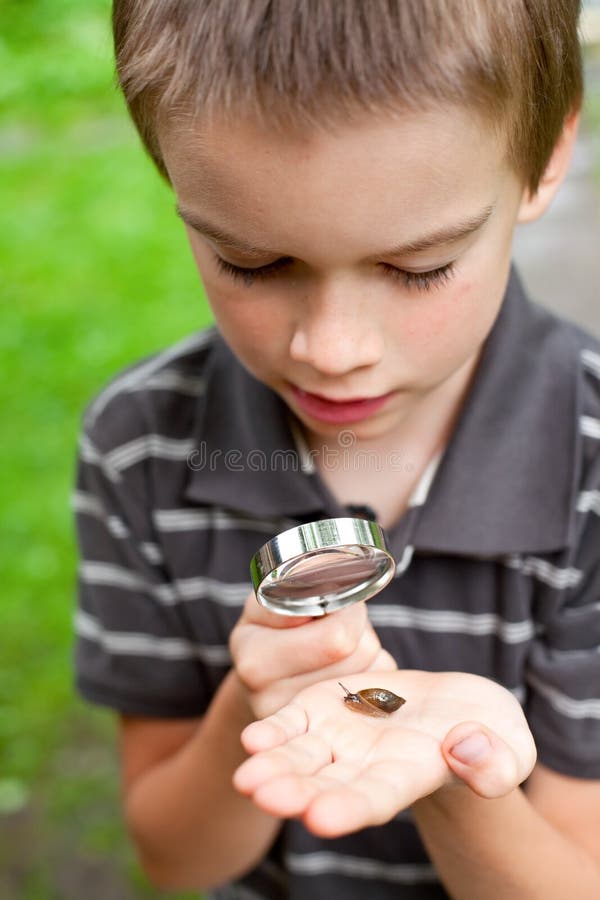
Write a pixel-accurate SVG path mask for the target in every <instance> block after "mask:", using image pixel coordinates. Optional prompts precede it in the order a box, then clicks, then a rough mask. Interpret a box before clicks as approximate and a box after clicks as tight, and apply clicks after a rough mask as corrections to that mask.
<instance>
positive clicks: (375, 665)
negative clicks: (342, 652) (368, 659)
mask: <svg viewBox="0 0 600 900" xmlns="http://www.w3.org/2000/svg"><path fill="white" fill-rule="evenodd" d="M397 668H398V663H397V662H396V660H395V659H394V657H393V656H392V654H391V653H388V651H387V650H384V649H383V647H381V648H380V649H379V653H378V654H377V656H376V657H375V659H374V660H373V662H372V663H371V665H370V666H369V667H368V669H366V671H367V672H394V671H395V670H396V669H397Z"/></svg>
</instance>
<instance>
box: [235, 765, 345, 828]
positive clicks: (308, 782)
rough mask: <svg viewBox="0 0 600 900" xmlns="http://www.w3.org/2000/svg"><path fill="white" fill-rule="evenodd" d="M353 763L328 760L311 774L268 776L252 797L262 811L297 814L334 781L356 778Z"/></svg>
mask: <svg viewBox="0 0 600 900" xmlns="http://www.w3.org/2000/svg"><path fill="white" fill-rule="evenodd" d="M356 775H357V766H355V765H342V764H341V763H332V764H331V765H326V766H325V767H324V768H323V769H321V771H320V772H318V773H316V774H314V775H299V774H297V773H296V772H294V773H291V774H287V775H281V776H279V777H276V778H272V779H270V780H269V781H266V782H265V783H264V784H262V785H260V786H259V787H258V788H257V790H256V791H255V792H254V795H253V797H252V799H253V801H254V803H256V805H257V806H258V807H260V809H262V810H263V811H264V812H267V813H269V814H270V815H274V816H283V817H284V818H291V817H296V816H301V815H302V814H303V813H304V812H305V810H306V809H307V807H308V806H309V805H310V804H311V802H312V801H313V800H314V799H315V797H317V796H319V795H321V794H323V793H326V792H327V791H329V790H330V789H331V788H334V787H336V786H337V784H339V783H340V782H341V783H344V782H348V781H351V780H352V779H353V778H356Z"/></svg>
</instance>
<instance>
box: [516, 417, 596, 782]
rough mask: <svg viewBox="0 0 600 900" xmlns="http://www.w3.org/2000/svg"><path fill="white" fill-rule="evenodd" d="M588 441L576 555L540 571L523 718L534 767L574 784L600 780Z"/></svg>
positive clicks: (592, 472)
mask: <svg viewBox="0 0 600 900" xmlns="http://www.w3.org/2000/svg"><path fill="white" fill-rule="evenodd" d="M598 426H599V427H600V420H598ZM593 440H594V442H595V446H594V447H593V448H592V449H591V450H590V451H589V454H588V459H587V461H586V463H585V466H584V469H583V477H582V479H581V481H580V487H579V490H578V494H577V497H576V511H575V519H574V522H575V525H576V529H575V530H576V539H575V541H574V549H571V551H570V552H569V553H567V554H565V555H564V556H563V558H562V559H561V560H560V562H559V564H558V563H557V566H556V568H555V569H554V568H552V567H549V568H548V571H547V572H546V578H547V582H548V583H547V585H546V589H545V590H544V591H542V592H540V595H539V599H538V601H537V609H536V620H537V625H538V633H537V636H536V639H535V640H534V642H533V644H532V647H531V651H530V654H529V659H528V666H527V673H526V680H527V685H528V694H529V696H528V700H527V703H526V707H525V712H526V715H527V719H528V721H529V725H530V728H531V731H532V733H533V736H534V739H535V742H536V745H537V749H538V758H539V760H540V762H542V763H544V764H545V765H547V766H548V767H549V768H552V769H555V770H557V771H559V772H562V773H563V774H566V775H572V776H575V777H579V778H600V441H599V440H598V439H597V438H594V439H593ZM589 444H590V441H588V446H589ZM550 583H552V584H550ZM557 585H559V587H557Z"/></svg>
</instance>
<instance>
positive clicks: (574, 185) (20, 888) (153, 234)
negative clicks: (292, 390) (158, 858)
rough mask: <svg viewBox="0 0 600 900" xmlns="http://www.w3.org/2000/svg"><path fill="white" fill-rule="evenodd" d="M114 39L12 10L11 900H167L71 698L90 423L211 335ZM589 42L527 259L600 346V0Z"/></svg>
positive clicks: (5, 878) (1, 187)
mask: <svg viewBox="0 0 600 900" xmlns="http://www.w3.org/2000/svg"><path fill="white" fill-rule="evenodd" d="M109 19H110V2H109V0H86V2H85V3H82V2H81V0H0V72H1V73H2V76H1V78H0V191H1V196H2V202H1V204H0V273H1V278H2V285H3V288H2V292H3V299H2V305H3V309H2V326H1V328H0V347H1V356H0V359H1V360H2V371H4V377H3V378H2V380H1V382H0V408H1V410H2V418H3V423H2V440H1V442H0V454H1V460H0V462H1V466H2V468H1V472H2V477H1V479H0V523H1V536H0V548H1V549H0V553H1V554H2V562H1V571H2V577H3V591H2V597H1V600H0V604H1V606H0V609H1V611H2V619H1V630H0V635H1V636H0V897H2V898H3V900H82V898H86V900H134V898H160V897H165V896H167V895H166V894H164V893H162V892H159V891H155V890H153V889H152V888H151V887H149V885H148V884H147V882H146V880H145V878H144V876H143V875H142V874H141V872H140V870H139V868H138V866H137V864H136V862H135V859H134V855H133V852H132V850H131V847H130V846H129V843H128V840H127V838H126V835H125V832H124V829H123V826H122V823H121V821H120V818H119V796H118V793H119V786H118V767H117V753H116V748H115V726H114V718H113V716H112V715H111V714H110V713H108V712H104V711H101V710H98V709H94V708H91V707H88V706H85V705H84V704H83V703H82V702H81V701H80V700H79V699H78V698H76V697H75V695H74V693H73V689H72V683H71V681H72V672H71V666H70V662H71V649H72V632H71V628H72V626H71V619H72V614H73V609H74V602H75V569H76V557H75V540H74V533H73V526H72V516H71V511H70V508H69V496H70V492H71V487H72V482H73V475H74V461H75V445H76V436H77V432H78V427H79V421H80V415H81V411H82V409H83V407H84V405H85V404H86V403H87V402H88V401H89V399H90V397H91V396H92V395H93V394H94V393H96V392H97V391H98V390H99V389H100V387H101V386H102V385H103V384H104V383H105V382H106V381H107V379H108V378H109V377H111V376H112V375H113V374H114V373H115V372H117V371H118V370H119V369H120V368H122V367H123V366H125V365H127V364H128V363H130V362H132V361H134V360H136V359H138V358H140V357H142V356H144V355H147V354H149V353H152V352H154V351H156V350H158V349H160V348H162V347H164V346H166V345H168V344H170V343H172V342H173V341H175V340H177V339H178V338H180V337H181V336H183V335H184V334H187V333H189V332H191V331H194V330H196V329H198V328H200V327H202V326H203V325H205V324H206V323H207V322H209V321H210V312H209V309H208V307H207V304H206V301H205V299H204V296H203V293H202V288H201V283H200V281H199V278H198V276H197V274H196V270H195V268H194V265H193V262H192V258H191V254H190V252H189V250H188V246H187V242H186V240H185V235H184V231H183V228H182V226H181V223H179V221H178V220H177V219H176V217H175V214H174V209H173V199H172V196H171V194H170V192H169V190H168V188H167V187H166V185H165V184H163V182H162V181H161V180H160V179H159V177H158V175H157V174H156V173H155V171H154V169H153V168H152V165H151V163H150V161H149V160H148V159H147V158H146V156H145V155H144V153H143V151H142V149H141V147H140V144H139V141H138V139H137V136H136V134H135V132H134V129H133V126H132V125H131V124H130V122H129V120H128V118H127V115H126V112H125V108H124V104H123V102H122V100H121V98H120V96H119V94H118V92H117V91H116V89H115V88H114V83H113V62H112V53H111V38H110V29H109ZM584 31H585V34H586V41H587V44H588V46H587V48H586V69H587V73H588V76H587V77H588V97H587V100H586V109H585V117H584V124H583V128H582V132H581V137H580V141H579V145H578V149H577V152H576V154H575V159H574V162H573V166H572V169H571V173H570V176H569V179H568V181H567V184H566V185H565V187H564V188H563V189H562V190H561V194H560V195H559V197H558V198H557V200H556V201H555V203H554V205H553V207H552V209H551V211H550V213H549V214H548V215H547V217H545V219H544V220H543V221H542V222H540V223H537V224H536V225H534V226H526V227H524V228H523V229H521V230H520V231H519V233H518V235H517V239H516V242H515V255H516V257H517V259H518V261H519V263H520V265H521V268H522V271H523V274H524V277H525V281H526V283H527V284H528V286H529V288H530V290H531V291H532V293H533V296H534V297H535V298H536V299H542V298H543V300H544V302H545V303H547V304H548V305H549V306H551V307H552V308H554V309H556V310H558V311H559V312H561V313H562V314H564V315H566V316H568V317H571V318H574V319H576V320H578V321H580V322H581V323H582V324H584V325H586V326H587V327H588V328H590V329H591V330H593V331H594V332H595V333H596V334H600V311H599V309H598V287H599V284H600V268H599V267H600V225H599V208H600V203H599V196H600V193H599V192H600V50H599V48H600V2H598V0H594V2H590V3H587V4H586V17H585V21H584ZM555 250H556V251H557V252H555ZM169 896H170V897H177V898H181V900H183V898H188V897H191V896H197V895H191V894H177V895H175V894H170V895H169Z"/></svg>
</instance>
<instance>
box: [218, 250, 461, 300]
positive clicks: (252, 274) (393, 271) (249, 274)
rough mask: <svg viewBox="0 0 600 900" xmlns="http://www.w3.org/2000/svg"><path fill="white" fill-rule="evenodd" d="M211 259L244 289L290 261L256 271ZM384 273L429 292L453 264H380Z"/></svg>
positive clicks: (449, 273)
mask: <svg viewBox="0 0 600 900" xmlns="http://www.w3.org/2000/svg"><path fill="white" fill-rule="evenodd" d="M213 258H214V260H215V263H216V265H217V268H218V270H219V271H220V272H222V273H223V274H225V275H229V277H230V278H233V279H234V280H235V279H240V280H242V281H244V283H245V285H246V287H250V286H251V285H252V284H254V282H255V281H264V280H266V279H267V278H271V277H273V276H274V275H276V274H277V273H278V272H280V271H281V270H282V269H285V268H286V267H287V266H288V265H289V263H290V260H289V259H286V257H282V258H281V259H277V260H275V262H272V263H269V265H267V266H259V268H257V269H245V268H243V267H242V266H234V265H233V264H232V263H229V262H227V261H226V260H224V259H221V257H220V256H217V255H216V254H213ZM379 265H380V266H382V268H383V269H384V271H385V272H386V273H387V274H388V275H389V276H390V277H391V278H393V279H394V280H395V281H402V282H403V283H404V286H405V287H407V288H413V289H416V290H419V291H429V290H431V289H432V288H434V287H440V286H441V285H442V284H445V283H446V282H448V281H450V279H451V278H452V276H453V274H454V262H449V263H446V265H445V266H440V267H439V269H431V270H430V271H429V272H406V271H405V270H404V269H397V268H396V267H395V266H390V265H388V263H380V264H379Z"/></svg>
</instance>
